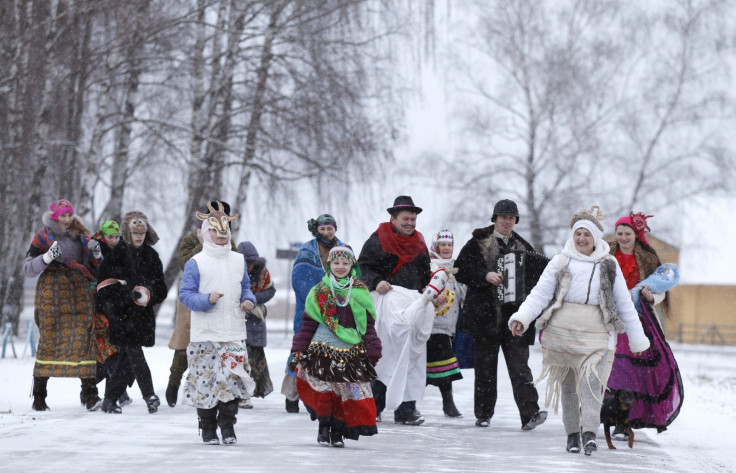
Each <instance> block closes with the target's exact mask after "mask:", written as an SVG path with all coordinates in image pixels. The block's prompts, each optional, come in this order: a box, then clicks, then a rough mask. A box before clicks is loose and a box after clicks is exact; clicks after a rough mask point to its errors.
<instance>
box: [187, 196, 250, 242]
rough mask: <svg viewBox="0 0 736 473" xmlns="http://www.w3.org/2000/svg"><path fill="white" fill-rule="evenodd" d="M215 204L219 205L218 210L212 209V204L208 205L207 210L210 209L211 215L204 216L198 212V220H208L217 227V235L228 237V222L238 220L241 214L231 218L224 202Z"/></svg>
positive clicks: (217, 201)
mask: <svg viewBox="0 0 736 473" xmlns="http://www.w3.org/2000/svg"><path fill="white" fill-rule="evenodd" d="M215 203H216V204H217V210H215V209H214V208H212V205H211V204H207V209H209V213H206V214H203V213H201V212H197V218H198V219H200V220H207V221H208V222H209V223H210V224H211V225H212V226H213V227H215V230H217V233H218V234H219V235H223V236H224V235H227V234H228V231H229V230H230V226H229V225H228V222H232V221H234V220H237V219H238V216H239V215H240V214H235V215H233V216H232V217H231V216H229V215H228V214H226V213H225V209H224V207H223V206H222V202H220V201H219V200H216V201H215Z"/></svg>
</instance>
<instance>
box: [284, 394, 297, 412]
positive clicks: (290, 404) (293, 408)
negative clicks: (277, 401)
mask: <svg viewBox="0 0 736 473" xmlns="http://www.w3.org/2000/svg"><path fill="white" fill-rule="evenodd" d="M286 412H288V413H289V414H296V413H298V412H299V399H297V400H296V401H290V400H289V398H288V397H287V398H286Z"/></svg>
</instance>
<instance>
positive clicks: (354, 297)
mask: <svg viewBox="0 0 736 473" xmlns="http://www.w3.org/2000/svg"><path fill="white" fill-rule="evenodd" d="M355 274H356V272H355V268H353V269H351V271H350V275H351V276H353V278H354V280H353V285H352V289H348V288H345V289H340V288H339V287H337V286H335V285H333V284H332V282H331V281H330V272H329V271H328V272H327V273H326V274H325V275H324V277H323V278H322V282H320V283H319V284H317V285H316V286H314V287H313V288H312V289H311V290H310V291H309V294H308V295H307V300H306V302H305V306H304V310H306V311H307V314H308V315H309V316H310V317H311V318H313V319H314V320H316V321H317V322H319V323H321V324H324V325H326V326H327V328H329V329H330V330H331V331H332V332H333V333H334V334H335V335H337V338H339V339H340V340H342V341H343V342H345V343H349V344H351V345H356V344H358V343H360V342H361V341H362V340H363V335H365V331H366V328H367V327H368V314H370V316H371V317H373V318H374V319H375V313H376V308H375V307H374V306H373V298H372V297H371V293H370V291H369V290H368V288H367V287H366V286H365V284H363V283H362V282H360V281H359V280H358V279H357V278H355ZM337 281H338V282H339V283H340V284H346V283H347V282H348V278H341V279H338V280H337ZM333 291H334V293H335V295H339V296H341V297H342V299H343V300H345V299H347V297H348V292H350V299H349V301H348V304H349V305H350V309H351V310H352V311H353V319H354V320H355V328H346V327H343V326H342V325H340V324H339V323H338V320H339V317H338V315H337V301H336V300H335V297H334V296H333V295H332V292H333Z"/></svg>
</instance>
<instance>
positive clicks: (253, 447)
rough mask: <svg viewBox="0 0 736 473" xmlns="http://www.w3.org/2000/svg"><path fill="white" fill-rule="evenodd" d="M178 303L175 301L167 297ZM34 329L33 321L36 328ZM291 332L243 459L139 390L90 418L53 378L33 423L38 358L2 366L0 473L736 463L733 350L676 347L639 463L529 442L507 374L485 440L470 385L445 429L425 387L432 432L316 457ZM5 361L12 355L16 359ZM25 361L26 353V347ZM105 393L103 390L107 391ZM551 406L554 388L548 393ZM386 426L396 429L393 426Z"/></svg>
mask: <svg viewBox="0 0 736 473" xmlns="http://www.w3.org/2000/svg"><path fill="white" fill-rule="evenodd" d="M170 297H173V294H171V295H170ZM26 315H28V316H29V317H30V313H29V314H26ZM171 316H172V308H171V307H169V306H167V304H165V305H164V310H162V313H161V315H160V316H159V317H160V324H159V327H158V332H157V341H156V346H155V347H153V348H149V349H145V353H146V357H147V359H148V362H149V364H150V366H151V371H152V374H153V380H154V385H155V388H156V392H157V394H158V395H159V396H160V397H161V399H162V400H163V397H164V396H163V394H164V390H165V389H166V383H167V380H168V375H169V366H170V364H171V357H172V355H173V351H172V350H169V349H168V348H167V346H166V344H167V342H168V339H169V336H170V333H171V330H172V326H171V323H170V321H171ZM283 327H284V325H283V320H277V319H274V320H272V321H271V324H270V325H269V331H270V333H269V343H268V346H267V348H266V356H267V359H268V362H269V369H270V372H271V378H272V381H273V384H274V388H275V389H274V392H273V393H271V394H270V395H269V396H267V397H266V398H264V399H255V400H254V402H253V403H254V405H255V408H253V409H250V410H242V409H241V410H240V412H239V414H238V423H237V424H236V426H235V427H236V433H237V435H238V444H237V445H235V446H224V445H218V446H206V445H203V444H202V441H201V438H200V437H199V436H198V429H197V420H196V413H195V410H194V408H192V407H189V406H184V405H180V404H179V405H177V406H176V407H175V408H173V409H172V408H169V407H168V406H166V405H163V406H161V407H160V408H159V411H158V412H157V413H156V414H148V412H147V411H146V408H145V404H144V403H143V401H142V400H141V399H140V392H139V391H138V390H137V386H136V385H133V387H132V388H131V389H130V390H129V392H130V393H131V397H133V399H134V401H133V403H132V404H131V405H129V406H127V407H125V408H124V410H123V413H122V414H120V415H115V414H104V413H102V412H100V411H98V412H87V411H86V410H85V408H84V407H82V406H81V405H80V403H79V381H78V380H76V379H64V378H52V379H51V380H50V382H49V396H48V400H47V401H48V404H49V406H50V407H51V410H50V411H48V412H42V413H39V412H35V411H33V410H31V401H32V399H31V397H30V390H31V379H32V378H31V376H32V375H31V373H32V371H33V358H31V357H30V356H28V353H26V356H24V357H21V358H17V359H15V358H12V356H8V357H7V358H5V359H1V360H0V438H2V441H0V459H1V461H0V471H7V472H17V473H21V472H33V473H44V472H54V473H56V472H60V471H70V472H71V471H75V472H77V471H78V472H93V471H132V472H137V473H147V472H151V473H162V472H177V473H179V472H194V471H213V470H220V469H227V470H231V471H254V472H260V471H263V472H314V471H325V472H328V471H330V472H331V471H335V472H344V471H375V472H384V471H387V472H388V471H391V472H455V471H478V472H489V471H492V472H509V471H514V472H539V471H556V472H589V471H611V472H650V471H671V472H723V473H725V472H732V471H736V450H734V448H733V437H732V435H731V430H732V427H733V425H734V424H735V423H736V409H734V407H733V406H734V405H735V404H736V376H734V371H733V365H734V363H736V349H734V348H727V347H712V346H693V345H691V346H687V345H678V344H673V345H672V348H673V351H674V353H675V356H676V357H677V360H678V362H679V366H680V370H681V374H682V380H683V385H684V390H685V400H684V403H683V406H682V410H681V412H680V415H679V417H678V418H677V419H676V420H675V421H674V422H673V423H672V425H671V426H670V428H669V429H668V430H667V431H666V432H663V433H661V434H657V433H656V432H655V431H653V430H637V431H636V441H635V443H634V447H633V449H629V448H628V447H627V446H626V445H625V444H624V443H623V442H615V446H616V447H617V449H616V450H608V449H607V448H606V446H605V441H604V440H603V433H602V428H601V431H599V432H598V443H599V450H598V452H594V453H593V454H592V456H590V457H585V456H583V455H582V454H577V455H574V454H570V453H567V452H565V448H564V446H565V435H564V433H563V427H562V421H561V417H560V415H559V414H554V413H553V412H550V416H549V418H548V420H547V422H546V423H545V424H543V425H541V426H540V427H537V428H536V429H535V430H532V431H530V432H524V431H522V430H521V429H520V423H519V419H518V411H517V409H516V406H515V405H514V403H513V398H512V395H511V386H510V383H509V380H508V376H507V375H506V373H505V370H504V368H503V363H504V362H503V359H502V357H501V359H500V360H499V363H501V365H502V366H501V367H500V369H499V399H498V404H497V406H496V415H495V416H494V417H493V419H492V420H491V426H490V428H488V429H481V428H478V427H475V425H474V420H475V419H474V416H473V371H472V370H463V376H464V379H463V380H461V381H459V382H455V383H453V386H454V390H455V399H456V401H457V405H458V408H459V410H460V411H461V412H462V413H463V417H461V418H459V419H450V418H448V417H444V415H443V413H442V407H441V399H440V395H439V391H438V390H437V389H436V388H433V387H429V388H427V390H426V393H425V397H424V400H423V401H420V402H419V403H418V408H419V410H421V411H422V413H423V414H424V416H425V418H426V419H427V421H426V422H425V423H424V425H421V426H418V427H411V426H402V425H396V424H393V423H391V422H382V423H379V424H378V435H376V436H373V437H364V438H361V440H359V441H358V442H353V441H347V442H346V446H345V448H344V449H335V448H331V447H322V446H319V445H318V444H317V441H316V436H317V425H316V423H315V422H311V421H310V420H309V415H308V414H307V413H306V410H305V409H304V406H303V405H302V406H301V410H300V412H299V413H298V414H288V413H287V412H286V411H285V409H284V397H283V395H281V394H280V393H279V392H278V391H279V387H280V383H281V379H282V373H283V368H284V365H285V362H286V358H287V356H288V351H289V348H290V346H291V345H290V344H291V336H290V334H289V336H285V332H284V330H283ZM8 350H9V349H8ZM16 350H18V354H19V355H21V354H22V350H23V344H22V341H17V342H16ZM531 352H532V355H531V360H530V366H531V367H532V371H533V372H534V373H535V374H536V373H539V370H540V368H541V351H540V350H539V346H538V345H535V346H534V347H533V348H532V350H531ZM103 386H104V382H103V383H101V384H100V389H102V388H103ZM539 389H540V392H543V389H544V386H543V385H542V386H540V387H539ZM385 417H389V419H390V415H389V416H385Z"/></svg>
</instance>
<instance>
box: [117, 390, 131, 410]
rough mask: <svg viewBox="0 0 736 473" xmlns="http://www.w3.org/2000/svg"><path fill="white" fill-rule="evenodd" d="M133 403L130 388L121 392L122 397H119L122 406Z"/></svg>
mask: <svg viewBox="0 0 736 473" xmlns="http://www.w3.org/2000/svg"><path fill="white" fill-rule="evenodd" d="M132 403H133V400H132V399H131V398H130V396H129V395H128V390H127V389H126V390H125V391H123V394H121V395H120V397H119V398H118V404H120V407H125V406H127V405H128V404H132Z"/></svg>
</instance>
